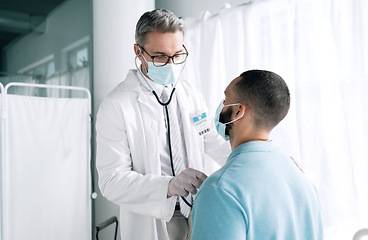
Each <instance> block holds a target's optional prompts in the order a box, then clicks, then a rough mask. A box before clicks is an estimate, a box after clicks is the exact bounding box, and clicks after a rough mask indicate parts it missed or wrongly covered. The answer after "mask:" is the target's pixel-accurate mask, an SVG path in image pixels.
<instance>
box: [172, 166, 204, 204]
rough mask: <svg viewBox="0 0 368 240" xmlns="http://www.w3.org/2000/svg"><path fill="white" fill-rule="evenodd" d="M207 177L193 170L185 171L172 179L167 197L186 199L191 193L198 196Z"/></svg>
mask: <svg viewBox="0 0 368 240" xmlns="http://www.w3.org/2000/svg"><path fill="white" fill-rule="evenodd" d="M206 178H207V175H206V174H204V173H203V172H200V171H197V170H195V169H193V168H186V169H184V170H183V171H182V172H181V173H180V174H179V175H178V176H176V177H174V178H173V179H171V181H170V183H169V187H168V189H167V196H168V197H171V196H182V197H186V196H188V194H189V193H191V194H196V193H197V188H199V187H200V186H201V185H202V183H203V181H204V180H206Z"/></svg>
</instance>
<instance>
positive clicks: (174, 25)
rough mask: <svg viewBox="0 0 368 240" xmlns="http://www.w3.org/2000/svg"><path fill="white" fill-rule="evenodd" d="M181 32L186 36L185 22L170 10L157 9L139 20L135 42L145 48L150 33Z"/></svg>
mask: <svg viewBox="0 0 368 240" xmlns="http://www.w3.org/2000/svg"><path fill="white" fill-rule="evenodd" d="M176 31H181V32H182V33H183V35H184V24H183V20H181V19H179V18H178V17H177V16H175V15H174V13H172V12H171V11H169V10H166V9H155V10H153V11H151V12H145V13H144V14H143V15H142V16H141V17H140V19H139V20H138V23H137V26H136V28H135V42H136V43H137V44H138V45H140V46H144V44H145V43H146V35H147V33H149V32H159V33H166V32H176Z"/></svg>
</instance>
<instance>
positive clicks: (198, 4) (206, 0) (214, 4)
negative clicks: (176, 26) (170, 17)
mask: <svg viewBox="0 0 368 240" xmlns="http://www.w3.org/2000/svg"><path fill="white" fill-rule="evenodd" d="M245 2H249V1H248V0H200V1H197V0H186V1H183V0H156V8H166V9H168V10H170V11H172V12H173V13H174V14H175V15H176V16H178V17H182V18H187V17H198V16H199V14H200V13H201V12H202V11H206V10H208V11H209V12H210V13H211V14H216V13H218V12H219V11H220V9H221V8H222V7H223V6H224V4H225V3H229V4H230V5H231V6H237V5H239V4H242V3H245Z"/></svg>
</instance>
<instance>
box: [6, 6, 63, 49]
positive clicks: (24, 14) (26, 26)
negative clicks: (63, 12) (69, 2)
mask: <svg viewBox="0 0 368 240" xmlns="http://www.w3.org/2000/svg"><path fill="white" fill-rule="evenodd" d="M64 1H66V0H1V1H0V53H1V51H2V49H3V48H4V47H5V46H6V45H8V44H9V43H11V42H12V41H13V40H15V39H16V38H18V37H20V36H22V35H25V34H27V33H29V32H30V31H32V30H33V29H34V28H35V27H37V26H38V25H39V24H40V23H42V22H43V21H44V20H45V19H46V17H47V15H48V14H49V13H50V12H51V11H52V10H53V9H55V8H56V7H57V6H59V5H60V4H61V3H62V2H64Z"/></svg>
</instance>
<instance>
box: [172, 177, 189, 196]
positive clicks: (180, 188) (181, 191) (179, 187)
mask: <svg viewBox="0 0 368 240" xmlns="http://www.w3.org/2000/svg"><path fill="white" fill-rule="evenodd" d="M173 185H174V188H175V189H174V190H173V192H174V194H175V195H177V196H183V197H186V196H188V194H189V192H188V191H186V190H185V187H184V184H183V182H181V181H175V182H174V183H173Z"/></svg>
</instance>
